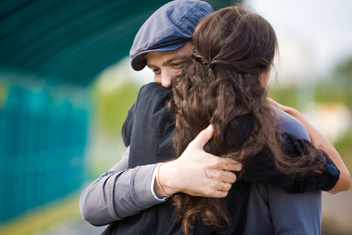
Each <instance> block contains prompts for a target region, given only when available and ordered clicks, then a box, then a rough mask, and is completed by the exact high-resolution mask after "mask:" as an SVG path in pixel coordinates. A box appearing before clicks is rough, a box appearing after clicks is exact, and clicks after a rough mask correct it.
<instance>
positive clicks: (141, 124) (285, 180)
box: [103, 83, 339, 235]
mask: <svg viewBox="0 0 352 235" xmlns="http://www.w3.org/2000/svg"><path fill="white" fill-rule="evenodd" d="M168 98H169V90H168V89H166V88H164V87H162V86H161V85H160V84H158V83H150V84H147V85H145V86H144V87H142V89H141V90H140V93H139V95H138V98H137V101H136V103H135V104H134V105H133V106H132V108H131V109H130V111H129V113H128V116H127V119H126V121H125V123H124V126H123V131H122V134H123V140H124V143H125V145H126V146H128V145H130V158H129V167H131V168H132V167H135V166H138V165H145V164H150V163H157V162H163V161H168V160H171V158H172V156H173V149H172V136H173V133H174V128H175V127H174V124H173V121H172V119H171V118H170V116H169V113H168V110H167V107H166V105H165V103H166V101H167V99H168ZM146 135H147V136H148V137H149V138H148V139H147V138H145V136H146ZM284 135H285V139H286V141H287V142H292V145H291V146H294V148H293V149H291V152H290V153H291V154H293V155H294V154H298V155H299V153H300V151H302V150H301V149H300V148H302V146H303V145H304V144H309V143H307V142H306V141H304V140H299V139H297V138H295V137H294V136H291V135H289V134H284ZM151 153H152V154H151ZM322 154H323V153H322ZM252 160H253V161H251V164H250V165H248V166H247V167H246V169H245V170H244V171H243V174H242V175H241V180H238V181H237V182H236V183H235V184H234V185H233V187H232V188H231V190H230V191H229V194H228V196H227V197H226V198H224V199H222V200H224V202H225V203H226V206H227V208H231V209H230V210H229V213H230V217H231V228H230V231H229V232H228V233H226V234H241V233H242V231H243V226H244V225H245V221H244V219H245V216H244V214H245V210H246V207H247V202H248V198H249V192H250V185H251V184H250V182H255V183H257V182H259V183H265V184H273V185H278V186H281V187H283V188H284V189H285V190H287V191H289V192H304V191H307V190H310V189H314V188H320V189H325V190H328V189H331V188H332V187H333V186H334V185H335V184H336V182H337V180H338V177H339V175H338V174H336V175H335V176H333V175H331V174H328V171H327V169H328V166H330V165H333V163H332V162H331V160H330V159H329V161H328V163H327V164H326V166H325V167H324V169H323V170H324V174H318V173H312V174H310V175H308V176H306V177H298V176H288V175H284V174H282V173H280V172H278V171H277V170H276V169H275V167H274V164H273V160H272V158H271V157H270V155H268V152H267V151H265V150H262V151H261V152H259V153H258V154H256V155H255V156H253V157H252ZM333 166H334V165H333ZM335 168H336V167H335ZM132 183H133V182H132ZM170 207H171V205H170V202H166V203H162V204H159V205H156V206H154V207H151V208H149V209H147V210H144V211H143V212H142V213H139V214H136V215H133V216H130V217H127V218H125V219H124V220H123V221H117V222H114V223H112V224H110V226H109V228H108V229H107V230H106V231H105V232H104V233H103V234H182V228H181V224H180V223H176V222H175V219H176V215H175V213H174V210H173V209H172V208H170ZM193 234H202V235H203V234H217V233H216V232H215V231H214V230H213V228H211V227H208V226H206V225H204V224H197V226H196V228H195V230H194V231H193Z"/></svg>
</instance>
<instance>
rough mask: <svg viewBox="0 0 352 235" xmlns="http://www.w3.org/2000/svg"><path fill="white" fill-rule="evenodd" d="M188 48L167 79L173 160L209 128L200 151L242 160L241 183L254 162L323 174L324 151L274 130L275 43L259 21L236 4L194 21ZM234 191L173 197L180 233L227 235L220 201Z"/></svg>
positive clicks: (226, 207) (229, 220) (228, 221)
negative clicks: (200, 230) (189, 54)
mask: <svg viewBox="0 0 352 235" xmlns="http://www.w3.org/2000/svg"><path fill="white" fill-rule="evenodd" d="M204 39H206V40H204ZM192 42H193V45H194V47H195V52H194V54H193V58H192V59H191V60H190V61H189V62H188V63H187V64H186V65H185V66H184V68H183V72H182V74H181V75H179V76H177V77H176V78H174V79H173V83H172V98H171V100H170V102H169V110H170V113H171V114H172V116H173V117H174V119H175V123H176V132H175V135H174V138H173V144H174V148H175V156H180V155H181V154H182V152H183V151H184V150H185V148H186V147H187V145H188V144H189V142H190V141H192V140H193V139H194V138H195V137H196V135H197V134H198V133H199V132H200V131H201V130H203V129H204V128H206V127H207V126H208V125H209V124H212V125H213V127H214V129H215V133H214V137H213V139H212V140H211V141H210V142H209V143H208V144H207V145H206V146H205V149H206V150H207V151H208V152H210V153H212V154H214V155H218V156H223V157H228V158H233V159H235V160H237V161H240V162H241V163H242V164H243V166H244V167H243V170H242V171H241V172H240V173H239V179H241V178H245V175H246V174H248V172H247V170H246V169H249V168H251V169H253V168H255V167H256V163H258V161H259V162H260V161H264V162H272V163H273V164H272V165H269V166H268V169H271V168H272V167H275V168H277V169H278V170H279V171H281V172H282V173H284V174H287V175H297V176H299V177H301V176H305V175H307V174H311V173H312V172H314V171H316V169H319V168H323V165H324V164H326V161H328V160H329V158H328V156H327V155H326V154H325V153H324V152H323V151H320V150H317V149H315V148H314V146H313V145H312V144H310V143H309V142H308V141H304V140H299V139H296V138H295V137H294V136H291V135H289V134H287V133H281V132H280V131H279V130H278V129H277V117H276V115H275V111H274V110H273V108H272V107H271V105H270V101H269V100H268V99H267V90H266V84H267V81H268V78H269V74H270V69H271V66H272V63H273V59H274V56H275V52H276V49H277V39H276V35H275V32H274V30H273V28H272V27H271V25H270V24H269V23H268V22H267V21H266V20H265V19H263V18H262V17H261V16H259V15H257V14H254V13H251V12H248V11H246V10H244V9H243V8H241V7H239V6H236V7H228V8H224V9H221V10H219V11H217V12H215V13H212V14H210V15H208V16H206V17H205V18H204V19H203V20H202V21H201V22H200V23H199V25H198V26H197V28H196V30H195V32H194V36H193V41H192ZM295 156H299V157H295ZM161 168H162V166H161ZM225 186H226V182H225V184H224V187H225ZM224 187H223V188H219V193H220V194H221V193H227V191H228V190H224ZM236 189H238V190H243V191H245V190H246V189H245V187H242V186H241V184H237V185H236V184H234V185H233V188H231V190H229V191H228V196H227V197H226V198H225V199H214V198H213V199H210V198H200V197H192V196H189V195H187V194H183V193H178V194H175V195H174V196H173V202H174V205H175V206H176V210H177V215H178V219H179V221H182V227H183V231H184V233H185V234H188V233H189V232H191V231H192V230H193V229H194V228H196V227H197V226H198V224H199V223H202V224H205V225H208V226H212V227H213V228H215V230H216V231H217V232H224V231H225V232H226V231H228V229H229V228H230V227H231V226H233V222H235V220H234V217H233V216H232V214H231V210H232V207H231V205H230V201H229V200H226V199H227V198H228V197H231V194H233V193H235V191H234V190H236Z"/></svg>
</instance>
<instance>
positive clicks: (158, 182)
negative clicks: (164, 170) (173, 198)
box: [156, 163, 170, 197]
mask: <svg viewBox="0 0 352 235" xmlns="http://www.w3.org/2000/svg"><path fill="white" fill-rule="evenodd" d="M161 164H162V163H161ZM161 164H159V166H158V173H157V174H156V183H157V184H158V186H159V188H160V190H161V192H162V193H163V194H164V195H165V196H166V197H170V196H169V195H168V194H167V193H165V191H164V189H163V187H161V184H160V181H159V171H160V166H161Z"/></svg>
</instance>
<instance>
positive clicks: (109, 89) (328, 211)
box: [0, 0, 352, 235]
mask: <svg viewBox="0 0 352 235" xmlns="http://www.w3.org/2000/svg"><path fill="white" fill-rule="evenodd" d="M166 2H168V1H162V0H150V1H142V0H118V1H117V0H105V1H101V0H89V1H83V0H73V1H64V0H52V1H45V0H36V1H35V0H32V1H29V0H3V1H0V234H9V235H10V234H11V235H13V234H16V235H20V234H51V235H53V234H75V235H78V234H100V233H101V232H102V231H103V229H104V228H95V227H93V226H91V225H89V224H88V223H86V222H84V221H83V220H82V219H81V217H80V213H79V207H78V200H79V196H80V193H81V192H82V190H83V189H84V188H85V187H86V186H87V185H88V184H89V183H90V182H92V181H93V180H94V179H96V178H97V177H99V176H100V175H101V174H103V173H104V172H105V171H107V170H109V169H110V168H111V167H112V166H113V165H114V164H115V163H116V162H118V161H119V159H120V156H121V154H122V153H123V152H124V150H125V146H124V145H123V143H122V140H121V127H122V124H123V121H124V119H125V117H126V115H127V111H128V109H129V107H130V106H131V105H132V104H133V102H134V100H135V99H136V97H137V93H138V90H139V88H140V87H141V86H142V85H143V84H145V83H148V82H151V81H152V80H153V76H152V72H151V71H148V69H145V70H143V71H141V72H135V71H133V70H132V69H131V68H130V65H129V63H130V60H129V57H128V53H129V49H130V47H131V45H132V42H133V38H134V36H135V34H136V32H137V30H138V29H139V27H140V26H141V25H142V23H143V22H144V21H145V20H146V19H147V17H148V16H149V15H151V14H152V12H154V11H155V10H156V9H157V8H159V7H160V6H161V5H163V4H165V3H166ZM207 2H209V3H210V4H211V5H212V6H213V7H214V8H215V9H219V8H222V7H226V6H229V5H232V4H234V3H235V1H233V0H231V1H228V0H217V1H216V0H214V1H210V0H209V1H207ZM236 2H241V3H243V4H244V5H246V6H248V7H250V8H252V9H253V10H254V11H256V12H258V13H259V14H261V15H262V16H264V17H265V18H266V19H267V20H268V21H269V22H270V23H271V24H272V25H273V27H274V29H275V30H276V32H277V36H278V39H279V46H280V53H279V55H278V57H277V59H276V64H275V69H274V71H273V72H272V78H271V82H270V84H269V86H270V96H271V97H273V98H274V99H276V100H277V101H278V102H280V103H282V104H285V105H288V106H292V107H295V108H297V109H298V110H299V111H301V112H302V113H303V114H304V116H305V117H307V119H308V120H309V121H311V123H312V124H313V125H314V126H315V127H316V128H318V129H319V130H320V131H321V132H322V133H323V134H324V135H325V136H326V137H327V138H329V140H330V141H332V143H333V144H334V146H335V147H336V148H337V150H338V151H339V153H340V155H341V156H342V158H343V159H344V161H345V163H346V165H347V167H348V168H349V169H350V170H351V169H352V28H351V27H352V26H351V24H350V22H351V20H352V19H351V16H350V12H349V11H350V9H351V8H352V2H351V1H348V0H339V1H328V0H309V1H304V0H296V1H289V0H280V1H279V0H266V1H260V0H243V1H236ZM351 218H352V193H351V190H350V191H348V192H343V193H339V194H337V195H329V194H328V193H323V221H322V222H323V234H325V235H327V234H341V235H344V234H352V224H351V223H350V220H351Z"/></svg>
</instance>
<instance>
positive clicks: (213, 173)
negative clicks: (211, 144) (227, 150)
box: [204, 169, 237, 184]
mask: <svg viewBox="0 0 352 235" xmlns="http://www.w3.org/2000/svg"><path fill="white" fill-rule="evenodd" d="M204 173H205V175H206V176H207V177H208V178H209V179H212V180H215V181H216V182H225V183H230V184H232V183H234V182H235V181H236V179H237V176H236V175H235V173H233V172H230V171H224V170H216V169H204Z"/></svg>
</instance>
